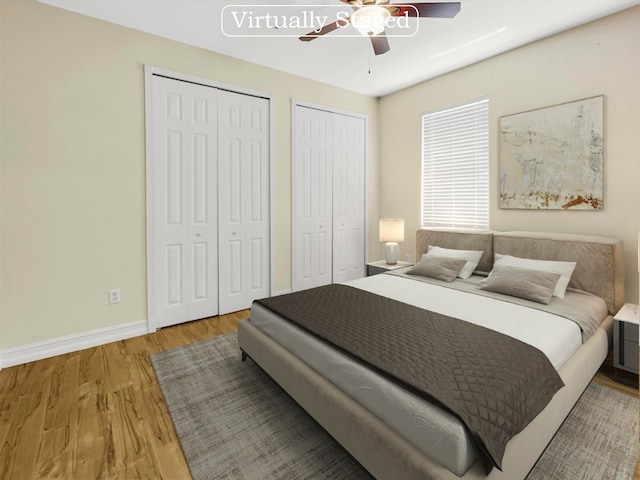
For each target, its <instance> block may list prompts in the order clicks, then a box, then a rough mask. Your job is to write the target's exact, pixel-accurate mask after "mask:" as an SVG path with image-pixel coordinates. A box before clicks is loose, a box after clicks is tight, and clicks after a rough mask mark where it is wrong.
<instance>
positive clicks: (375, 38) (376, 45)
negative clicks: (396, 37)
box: [370, 32, 391, 55]
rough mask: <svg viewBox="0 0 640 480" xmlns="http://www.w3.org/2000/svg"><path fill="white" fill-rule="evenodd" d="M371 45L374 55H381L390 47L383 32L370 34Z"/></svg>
mask: <svg viewBox="0 0 640 480" xmlns="http://www.w3.org/2000/svg"><path fill="white" fill-rule="evenodd" d="M370 38H371V46H372V47H373V51H374V52H375V54H376V55H382V54H383V53H387V52H388V51H389V50H390V49H391V47H389V39H388V38H387V36H386V35H385V33H384V32H382V33H379V34H378V35H371V37H370Z"/></svg>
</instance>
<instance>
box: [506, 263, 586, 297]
mask: <svg viewBox="0 0 640 480" xmlns="http://www.w3.org/2000/svg"><path fill="white" fill-rule="evenodd" d="M494 265H506V266H509V267H520V268H530V269H531V270H541V271H543V272H551V273H559V274H560V280H558V283H557V284H556V288H555V289H554V291H553V296H554V297H558V298H564V293H565V291H566V290H567V285H569V281H570V280H571V275H572V274H573V270H574V269H575V268H576V262H558V261H553V260H533V259H531V258H521V257H513V256H511V255H501V254H499V253H496V258H495V261H494Z"/></svg>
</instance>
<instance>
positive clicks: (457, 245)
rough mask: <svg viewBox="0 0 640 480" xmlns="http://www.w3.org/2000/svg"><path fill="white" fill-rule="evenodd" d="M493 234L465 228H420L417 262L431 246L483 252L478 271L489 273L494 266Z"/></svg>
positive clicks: (417, 240) (417, 242)
mask: <svg viewBox="0 0 640 480" xmlns="http://www.w3.org/2000/svg"><path fill="white" fill-rule="evenodd" d="M493 233H494V232H492V231H490V230H471V229H464V228H438V227H432V228H420V229H418V232H417V236H416V253H417V255H416V261H417V260H420V257H421V256H422V254H423V253H425V252H426V251H427V248H428V247H429V245H434V246H437V247H443V248H453V249H456V250H482V251H483V252H484V253H483V254H482V258H480V263H478V267H477V269H476V270H477V271H479V272H485V273H489V272H490V271H491V267H492V266H493Z"/></svg>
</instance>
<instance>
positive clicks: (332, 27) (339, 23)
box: [300, 18, 349, 42]
mask: <svg viewBox="0 0 640 480" xmlns="http://www.w3.org/2000/svg"><path fill="white" fill-rule="evenodd" d="M348 20H349V19H348V18H347V19H345V20H343V19H340V20H336V21H335V22H333V23H329V24H328V25H325V26H324V27H322V28H321V29H320V30H314V31H313V32H309V33H307V34H306V35H303V36H302V37H300V40H302V41H303V42H309V41H311V40H313V39H314V38H318V37H321V36H322V35H325V34H327V33H330V32H333V31H334V30H335V29H336V28H338V27H344V26H346V25H348V24H349V22H348Z"/></svg>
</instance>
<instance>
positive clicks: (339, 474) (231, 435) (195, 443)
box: [151, 333, 638, 480]
mask: <svg viewBox="0 0 640 480" xmlns="http://www.w3.org/2000/svg"><path fill="white" fill-rule="evenodd" d="M151 362H152V364H153V367H154V369H155V372H156V376H157V378H158V381H159V383H160V387H161V388H162V392H163V394H164V398H165V401H166V403H167V406H168V409H169V413H170V414H171V418H172V420H173V423H174V425H175V428H176V431H177V433H178V437H179V439H180V443H181V445H182V450H183V452H184V454H185V457H186V459H187V463H188V465H189V469H190V471H191V474H192V476H193V478H194V479H196V480H199V479H214V478H215V479H238V480H264V479H283V480H285V479H286V480H291V479H321V478H323V479H345V480H346V479H349V480H352V479H369V478H372V477H371V476H370V475H369V474H368V473H367V472H366V471H365V470H364V469H363V468H362V467H361V466H360V465H359V464H358V463H357V462H356V461H355V460H354V459H353V458H352V457H351V456H350V455H349V454H348V453H347V452H346V451H345V450H344V449H343V448H342V447H341V446H340V445H338V444H337V443H336V442H335V441H334V440H333V439H332V438H331V436H329V435H328V434H327V433H326V432H325V431H324V430H323V429H322V428H321V427H320V426H319V425H318V424H317V423H315V421H314V420H313V419H312V418H311V417H309V416H308V415H307V414H306V413H305V412H304V410H302V409H301V408H300V407H299V406H298V405H297V404H296V403H295V402H294V401H293V400H292V399H291V398H290V397H289V396H288V395H287V394H286V393H285V392H284V391H283V390H282V389H281V388H280V387H279V386H278V385H277V384H276V383H275V382H274V381H273V380H271V378H269V376H268V375H266V374H265V373H264V372H263V371H262V370H261V369H260V368H259V367H258V366H257V365H256V364H255V363H253V362H252V361H246V362H241V361H240V351H239V349H238V344H237V339H236V334H235V333H233V334H227V335H223V336H220V337H215V338H212V339H209V340H204V341H201V342H197V343H194V344H191V345H187V346H184V347H179V348H175V349H172V350H168V351H165V352H161V353H157V354H154V355H152V356H151ZM637 416H638V400H637V398H634V397H630V396H628V395H624V394H621V393H618V392H616V391H613V390H611V389H608V388H605V387H601V386H599V385H590V386H589V388H588V389H587V391H586V392H585V394H584V395H583V396H582V398H581V399H580V401H579V403H578V405H577V406H576V407H575V408H574V410H573V412H572V413H571V415H570V416H569V418H568V419H567V420H566V422H565V423H564V425H563V426H562V428H561V429H560V431H559V432H558V434H557V435H556V436H555V437H554V439H553V441H552V442H551V444H550V445H549V447H548V448H547V450H546V451H545V453H544V454H543V456H542V457H541V458H540V460H539V461H538V463H537V464H536V466H535V467H534V469H533V470H532V471H531V473H530V474H529V476H528V477H527V480H542V479H544V480H548V479H555V480H562V479H564V480H569V479H576V480H577V479H580V480H583V479H593V480H596V479H597V480H602V479H611V480H627V479H630V478H632V476H633V471H634V469H635V465H636V459H637V456H638V417H637Z"/></svg>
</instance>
